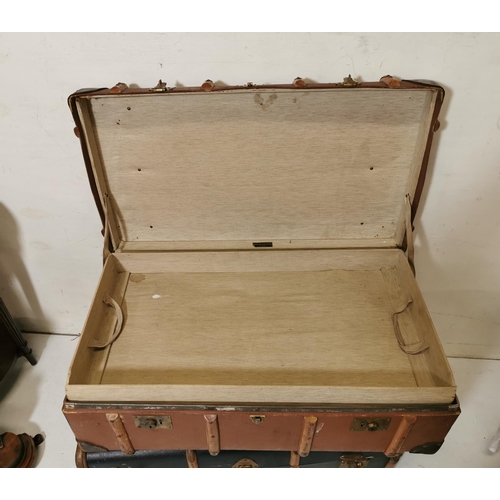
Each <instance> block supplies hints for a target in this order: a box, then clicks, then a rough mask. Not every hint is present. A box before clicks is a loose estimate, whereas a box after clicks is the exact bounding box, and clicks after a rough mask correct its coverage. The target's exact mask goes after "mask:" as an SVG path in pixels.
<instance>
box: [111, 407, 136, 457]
mask: <svg viewBox="0 0 500 500" xmlns="http://www.w3.org/2000/svg"><path fill="white" fill-rule="evenodd" d="M106 418H107V419H108V422H109V424H110V425H111V427H112V429H113V432H114V433H115V436H116V441H117V443H118V446H119V447H120V450H122V452H123V453H125V455H133V454H134V453H135V449H134V446H133V445H132V442H131V441H130V438H129V436H128V433H127V430H126V429H125V426H124V425H123V421H122V419H121V417H120V415H118V414H117V413H107V414H106Z"/></svg>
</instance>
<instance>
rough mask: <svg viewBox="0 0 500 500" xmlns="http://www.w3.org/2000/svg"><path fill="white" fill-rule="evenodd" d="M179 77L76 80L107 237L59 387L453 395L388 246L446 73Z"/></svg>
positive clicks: (87, 391) (114, 397) (411, 284)
mask: <svg viewBox="0 0 500 500" xmlns="http://www.w3.org/2000/svg"><path fill="white" fill-rule="evenodd" d="M178 90H179V91H178V92H166V93H155V92H151V93H149V94H143V93H138V94H115V95H113V94H106V95H100V94H99V93H96V94H91V95H82V96H81V97H76V98H75V105H76V110H77V113H78V119H79V121H80V124H81V129H82V131H83V133H84V139H85V141H86V146H87V148H88V152H89V156H90V159H91V164H92V174H93V178H94V179H95V181H96V187H97V193H98V196H99V200H100V201H101V204H102V206H103V207H104V212H105V214H106V217H105V218H106V224H107V226H108V227H107V230H106V233H107V234H109V237H110V238H109V239H110V241H111V245H112V248H113V249H114V250H115V252H114V254H112V255H110V256H109V258H108V259H107V261H106V265H105V267H104V271H103V274H102V277H101V281H100V284H99V287H98V290H97V293H96V296H95V300H94V303H93V305H92V307H91V310H90V313H89V317H88V320H87V323H86V325H85V328H84V330H83V333H82V337H81V340H80V343H79V346H78V350H77V352H76V355H75V358H74V361H73V364H72V368H71V374H70V376H69V382H68V385H67V395H68V398H69V399H70V400H71V401H101V402H104V401H105V402H113V401H114V402H125V401H134V402H141V401H147V402H165V401H172V402H174V401H175V402H203V403H216V402H218V403H241V402H246V403H285V404H286V403H314V404H329V403H351V404H352V403H358V404H363V403H380V404H392V403H400V404H415V403H450V402H451V401H452V400H453V399H454V397H455V384H454V381H453V376H452V373H451V370H450V368H449V365H448V363H447V360H446V357H445V355H444V353H443V350H442V347H441V345H440V342H439V339H438V337H437V335H436V332H435V330H434V327H433V325H432V321H431V319H430V316H429V313H428V311H427V309H426V306H425V303H424V301H423V298H422V295H421V293H420V291H419V289H418V286H417V284H416V281H415V279H414V276H413V274H412V271H411V267H410V264H409V262H408V259H407V257H406V255H405V253H404V252H403V250H402V248H403V245H404V242H405V235H406V232H407V229H408V226H409V220H410V217H409V213H408V212H409V210H410V208H409V207H410V203H411V202H412V201H413V200H415V195H416V191H417V186H418V185H419V180H420V182H422V181H423V178H422V177H423V174H422V172H421V167H422V164H423V163H424V162H425V161H426V160H427V158H426V153H427V154H428V143H429V139H430V136H431V135H432V134H431V130H432V128H433V127H434V124H435V121H436V117H437V112H436V111H437V109H436V108H437V106H439V105H440V103H441V99H442V90H441V89H440V88H439V87H432V86H421V85H415V86H413V87H411V86H410V88H404V87H399V88H363V87H360V88H352V89H345V88H316V89H314V88H303V89H300V90H299V89H294V88H254V89H251V88H250V89H245V88H244V89H233V90H222V91H216V92H214V91H210V92H197V93H193V92H189V91H186V92H182V89H178ZM417 196H418V193H417ZM410 238H411V234H410V235H409V239H410ZM111 305H113V306H114V307H109V306H111ZM122 316H123V326H121V325H120V323H122V321H121V317H122ZM120 329H121V332H120V331H119V330H120ZM104 345H105V347H101V346H104Z"/></svg>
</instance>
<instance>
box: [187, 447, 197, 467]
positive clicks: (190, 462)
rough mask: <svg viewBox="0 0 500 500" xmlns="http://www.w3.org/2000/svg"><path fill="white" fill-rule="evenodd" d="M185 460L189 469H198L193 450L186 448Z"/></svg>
mask: <svg viewBox="0 0 500 500" xmlns="http://www.w3.org/2000/svg"><path fill="white" fill-rule="evenodd" d="M186 460H187V463H188V467H189V468H190V469H198V468H199V466H198V457H197V455H196V451H195V450H186Z"/></svg>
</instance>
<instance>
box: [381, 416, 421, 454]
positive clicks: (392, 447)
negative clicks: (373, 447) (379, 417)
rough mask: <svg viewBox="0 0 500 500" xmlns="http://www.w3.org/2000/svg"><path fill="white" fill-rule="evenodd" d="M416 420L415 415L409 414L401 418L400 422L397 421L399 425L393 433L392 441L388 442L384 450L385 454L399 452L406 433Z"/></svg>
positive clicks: (406, 435)
mask: <svg viewBox="0 0 500 500" xmlns="http://www.w3.org/2000/svg"><path fill="white" fill-rule="evenodd" d="M416 421H417V417H415V416H413V415H409V416H407V417H403V418H402V419H401V422H400V423H399V426H398V428H397V429H396V432H395V433H394V437H393V438H392V441H391V442H390V443H389V446H388V447H387V449H386V450H385V452H384V453H385V455H386V456H388V457H394V456H395V455H398V454H399V452H400V451H401V448H402V447H403V444H404V442H405V440H406V438H407V437H408V434H409V433H410V431H411V428H412V427H413V424H414V423H415V422H416Z"/></svg>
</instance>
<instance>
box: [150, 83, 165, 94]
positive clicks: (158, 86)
mask: <svg viewBox="0 0 500 500" xmlns="http://www.w3.org/2000/svg"><path fill="white" fill-rule="evenodd" d="M149 90H151V92H166V91H167V82H162V81H161V80H158V83H157V84H156V87H153V88H151V89H149Z"/></svg>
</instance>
